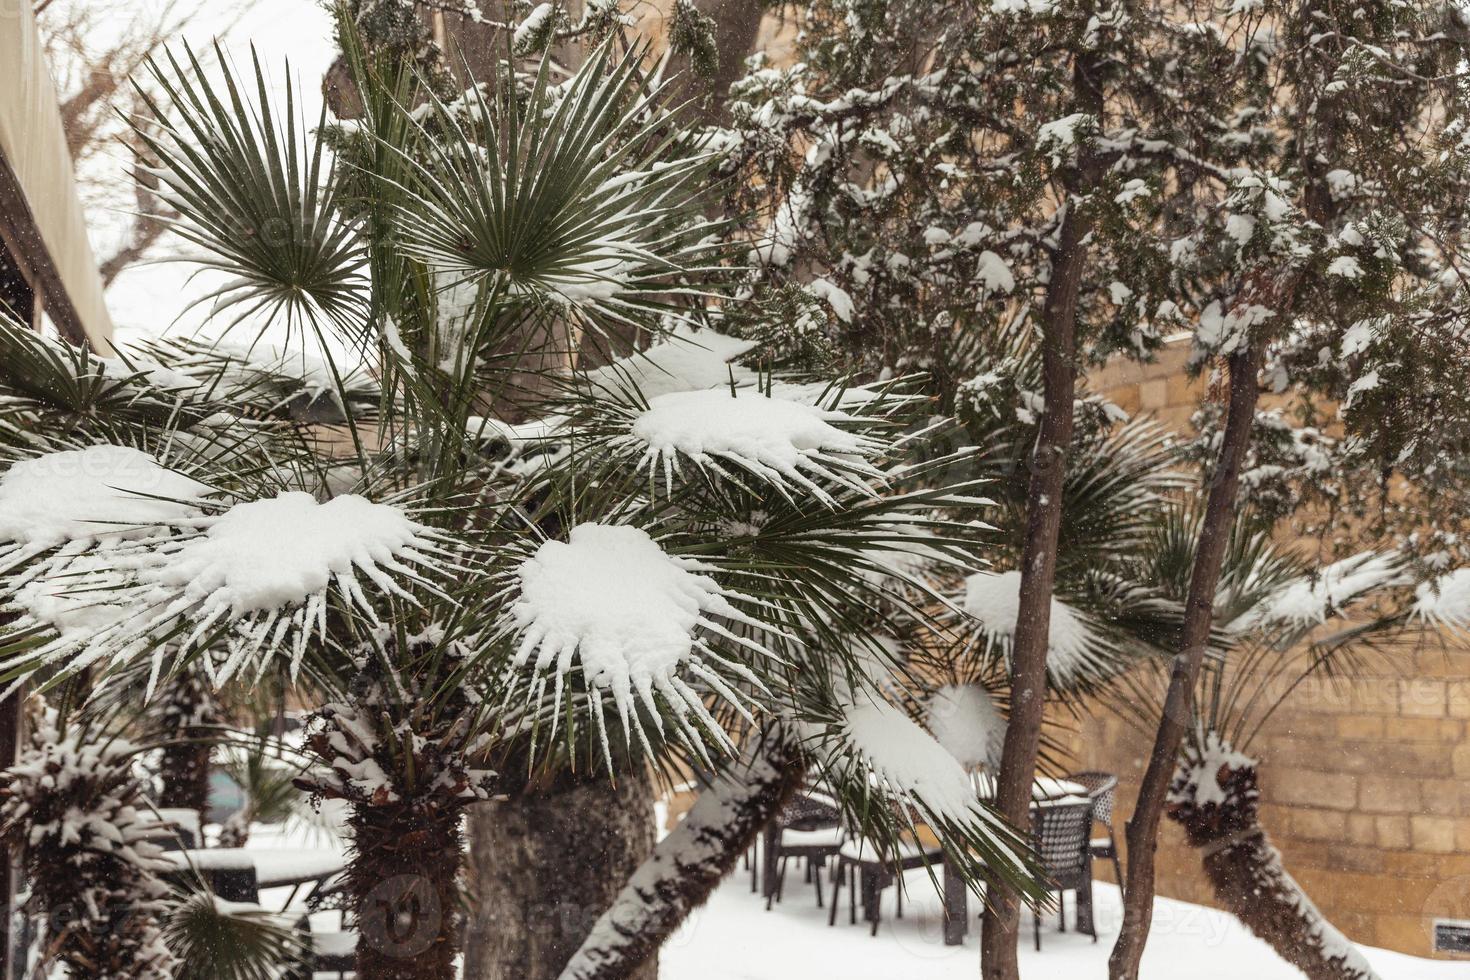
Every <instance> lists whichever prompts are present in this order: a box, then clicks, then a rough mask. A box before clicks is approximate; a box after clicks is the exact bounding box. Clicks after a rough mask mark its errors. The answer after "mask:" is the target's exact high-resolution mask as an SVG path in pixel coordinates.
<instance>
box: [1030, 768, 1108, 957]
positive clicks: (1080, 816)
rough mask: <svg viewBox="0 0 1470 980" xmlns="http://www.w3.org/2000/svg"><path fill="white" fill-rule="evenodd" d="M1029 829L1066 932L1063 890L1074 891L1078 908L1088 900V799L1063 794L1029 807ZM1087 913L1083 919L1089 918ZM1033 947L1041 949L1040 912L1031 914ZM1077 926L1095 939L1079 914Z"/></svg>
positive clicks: (1089, 924)
mask: <svg viewBox="0 0 1470 980" xmlns="http://www.w3.org/2000/svg"><path fill="white" fill-rule="evenodd" d="M1031 832H1032V835H1033V836H1034V837H1035V841H1036V854H1037V856H1038V857H1039V858H1040V859H1041V867H1042V870H1043V871H1044V872H1045V874H1046V887H1047V890H1048V891H1053V892H1056V893H1057V904H1058V907H1059V909H1060V911H1061V919H1062V926H1061V931H1062V932H1066V931H1067V900H1066V894H1065V893H1066V892H1067V891H1069V890H1070V891H1075V892H1077V902H1078V905H1079V907H1080V906H1082V905H1083V903H1086V905H1087V906H1088V908H1091V903H1092V855H1091V854H1089V853H1088V846H1087V841H1088V837H1089V835H1090V834H1091V833H1092V801H1091V800H1088V799H1084V798H1082V797H1066V798H1063V799H1061V800H1057V801H1056V802H1054V803H1042V804H1040V805H1038V806H1033V807H1032V808H1031ZM1090 918H1091V916H1090V915H1088V916H1087V917H1086V919H1090ZM1033 921H1034V924H1035V933H1036V949H1037V951H1038V952H1039V951H1040V950H1041V913H1040V912H1038V913H1036V914H1035V916H1034V920H1033ZM1077 927H1078V929H1079V930H1081V931H1083V932H1084V933H1085V934H1086V935H1089V936H1091V937H1092V941H1093V942H1097V929H1096V927H1095V926H1093V924H1092V923H1091V922H1089V921H1086V920H1085V919H1084V918H1083V917H1082V916H1080V915H1079V917H1078V923H1077Z"/></svg>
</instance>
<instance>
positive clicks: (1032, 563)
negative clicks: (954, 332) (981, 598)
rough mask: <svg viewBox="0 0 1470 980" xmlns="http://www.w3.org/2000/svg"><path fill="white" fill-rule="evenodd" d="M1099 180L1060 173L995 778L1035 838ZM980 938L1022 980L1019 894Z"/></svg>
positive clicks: (1001, 979) (999, 906) (990, 917)
mask: <svg viewBox="0 0 1470 980" xmlns="http://www.w3.org/2000/svg"><path fill="white" fill-rule="evenodd" d="M1072 74H1073V78H1072V85H1073V91H1074V93H1075V97H1076V104H1077V107H1078V108H1079V109H1081V110H1082V111H1083V112H1086V113H1089V114H1091V115H1093V116H1096V117H1099V118H1100V117H1101V115H1102V111H1103V92H1102V87H1101V84H1102V83H1101V80H1100V79H1101V67H1100V66H1099V65H1098V64H1097V63H1096V62H1095V60H1094V59H1093V58H1092V57H1090V56H1088V55H1086V54H1085V53H1083V54H1082V55H1079V56H1078V57H1077V58H1076V60H1075V62H1074V65H1073V72H1072ZM1100 178H1101V167H1100V164H1099V162H1098V160H1097V159H1096V157H1095V155H1094V154H1092V153H1089V152H1085V151H1084V152H1083V153H1082V154H1081V155H1080V156H1079V158H1078V160H1077V165H1076V166H1075V167H1074V168H1072V169H1071V170H1069V171H1067V172H1066V173H1065V174H1064V175H1063V183H1064V186H1065V188H1066V191H1067V194H1068V195H1069V196H1070V200H1069V201H1068V202H1067V204H1066V205H1065V207H1066V209H1067V210H1066V213H1065V214H1064V215H1063V216H1062V226H1061V229H1060V231H1059V233H1058V236H1057V246H1056V250H1055V251H1054V252H1053V254H1052V273H1051V281H1050V283H1049V284H1048V286H1047V290H1046V304H1045V306H1044V307H1043V308H1042V314H1041V373H1042V383H1043V386H1044V391H1043V396H1044V405H1043V409H1042V418H1041V425H1040V428H1039V431H1038V432H1037V436H1036V450H1035V453H1034V454H1033V456H1032V460H1031V466H1032V470H1031V480H1030V483H1029V485H1028V487H1027V492H1026V536H1025V539H1024V540H1023V542H1022V545H1021V591H1020V596H1019V600H1018V601H1019V608H1018V609H1017V614H1016V634H1015V637H1014V638H1013V641H1012V644H1011V713H1010V719H1009V721H1008V723H1007V725H1006V736H1005V743H1004V745H1003V747H1002V749H1001V760H1000V769H999V772H998V773H997V774H996V801H995V802H996V806H997V808H998V809H999V810H1000V812H1001V813H1002V814H1003V815H1004V816H1005V818H1006V819H1007V820H1009V821H1010V822H1011V824H1012V825H1013V826H1015V827H1018V828H1021V829H1022V830H1025V831H1029V829H1030V825H1031V819H1030V808H1031V784H1032V782H1033V781H1034V780H1035V778H1036V755H1037V750H1038V747H1039V746H1040V743H1041V716H1042V712H1043V711H1044V710H1045V707H1046V652H1047V648H1048V646H1049V643H1050V638H1051V601H1052V590H1053V586H1054V585H1055V582H1056V569H1057V539H1058V536H1059V534H1060V531H1061V524H1062V506H1063V500H1062V487H1063V485H1064V483H1065V480H1066V474H1067V448H1068V446H1069V445H1070V444H1071V441H1072V420H1073V412H1074V410H1075V407H1074V403H1075V401H1076V389H1077V297H1078V293H1079V292H1080V290H1081V286H1082V277H1083V274H1084V272H1085V269H1086V265H1087V238H1088V235H1089V233H1090V232H1091V231H1092V219H1091V218H1090V217H1089V215H1088V213H1087V211H1086V210H1085V205H1084V204H1083V202H1082V200H1080V198H1082V197H1083V196H1085V195H1086V194H1087V193H1089V192H1090V191H1091V190H1092V189H1093V188H1094V187H1095V186H1096V185H1097V183H1098V181H1099V180H1100ZM994 892H995V899H994V901H991V902H987V903H986V908H985V918H984V921H983V923H982V926H981V933H980V973H981V976H982V977H983V978H984V980H1019V978H1020V975H1021V974H1020V964H1019V963H1018V962H1017V960H1016V935H1017V932H1018V931H1019V929H1020V924H1021V902H1020V896H1018V895H1017V894H1016V892H1015V891H1014V890H1012V889H1010V888H1007V887H1005V886H1004V885H997V886H995V887H994Z"/></svg>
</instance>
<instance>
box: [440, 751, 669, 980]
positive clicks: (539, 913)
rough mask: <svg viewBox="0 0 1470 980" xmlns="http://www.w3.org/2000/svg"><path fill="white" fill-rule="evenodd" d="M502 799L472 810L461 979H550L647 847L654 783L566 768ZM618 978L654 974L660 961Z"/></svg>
mask: <svg viewBox="0 0 1470 980" xmlns="http://www.w3.org/2000/svg"><path fill="white" fill-rule="evenodd" d="M504 769H505V771H513V769H512V766H511V765H507V766H506V767H504ZM508 796H509V798H508V799H506V800H504V801H494V802H491V803H487V804H485V805H483V806H478V807H475V808H474V809H472V810H471V811H470V882H469V885H470V889H469V890H470V894H471V901H472V914H471V920H470V925H469V929H468V934H467V936H466V941H465V965H464V975H465V976H466V977H474V978H475V980H556V978H557V977H558V976H559V975H560V974H561V971H562V969H563V968H564V967H565V966H566V965H567V962H568V961H569V960H570V959H571V958H572V954H573V953H575V952H576V951H577V949H578V948H579V947H580V946H581V945H582V942H583V941H584V940H585V939H586V938H587V935H588V933H589V932H590V931H591V929H592V925H593V923H595V922H596V921H597V920H598V918H599V917H600V916H601V915H602V913H603V912H605V911H606V910H607V909H608V908H610V907H611V906H612V903H613V899H614V898H615V897H616V896H617V893H618V890H619V889H620V888H622V886H623V883H624V882H626V881H627V880H628V876H629V875H631V874H632V873H633V871H634V869H636V868H637V867H638V866H639V865H640V864H641V863H642V862H643V861H644V860H645V859H646V858H647V857H648V855H649V854H650V853H651V852H652V850H653V840H654V827H653V787H652V783H651V782H650V780H649V778H648V776H647V774H646V773H643V772H641V771H639V772H634V773H624V774H622V775H620V776H619V777H618V779H617V782H616V784H614V783H613V782H612V780H610V779H609V778H608V776H607V775H606V774H605V773H596V774H590V775H582V774H576V775H574V774H570V773H563V774H559V775H557V776H556V777H555V778H554V779H553V781H552V782H551V783H550V785H532V786H523V787H519V788H514V787H513V788H510V789H509V791H508ZM623 976H624V977H628V978H631V980H656V978H657V976H658V963H657V960H656V959H650V960H649V961H648V962H647V963H646V964H645V965H644V966H643V967H641V968H639V969H637V970H635V971H633V972H630V973H626V974H623Z"/></svg>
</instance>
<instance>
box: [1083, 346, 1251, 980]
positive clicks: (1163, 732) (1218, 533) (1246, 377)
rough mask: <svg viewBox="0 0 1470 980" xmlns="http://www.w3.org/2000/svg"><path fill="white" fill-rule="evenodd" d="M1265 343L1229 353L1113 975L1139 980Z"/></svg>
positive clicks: (1133, 845)
mask: <svg viewBox="0 0 1470 980" xmlns="http://www.w3.org/2000/svg"><path fill="white" fill-rule="evenodd" d="M1262 346H1263V342H1261V341H1259V340H1256V341H1250V342H1249V346H1247V347H1246V348H1244V349H1243V350H1237V351H1236V352H1235V353H1234V354H1231V355H1230V404H1229V408H1228V415H1227V417H1226V421H1225V434H1224V437H1223V439H1222V441H1221V443H1220V455H1219V458H1218V459H1217V461H1216V464H1215V473H1214V478H1213V479H1212V480H1211V483H1210V492H1209V498H1208V500H1207V502H1206V504H1205V516H1204V520H1203V522H1202V524H1201V525H1200V537H1199V541H1198V542H1197V544H1196V546H1195V552H1194V568H1193V569H1192V571H1191V573H1190V580H1189V594H1188V596H1187V598H1186V601H1185V608H1184V628H1183V633H1182V636H1181V638H1180V642H1179V653H1178V654H1176V655H1175V657H1174V662H1173V666H1172V667H1171V669H1170V674H1169V689H1168V693H1167V695H1166V696H1165V700H1164V712H1163V716H1162V717H1161V718H1160V719H1159V728H1158V732H1157V733H1156V734H1155V737H1154V744H1153V750H1152V752H1151V753H1150V755H1149V761H1148V769H1147V770H1145V772H1144V775H1143V783H1142V785H1141V786H1140V787H1139V790H1138V802H1137V804H1136V805H1135V807H1134V810H1133V816H1132V818H1131V819H1129V821H1128V829H1127V840H1128V871H1127V879H1128V882H1127V886H1126V887H1125V889H1124V893H1123V925H1122V928H1121V930H1120V931H1119V933H1118V941H1117V943H1115V944H1114V946H1113V952H1112V954H1111V955H1110V956H1109V958H1108V975H1109V977H1110V978H1111V980H1137V978H1138V966H1139V962H1140V961H1141V960H1142V959H1143V947H1144V944H1145V943H1146V942H1147V941H1148V931H1149V926H1150V925H1151V923H1152V921H1153V908H1154V857H1155V851H1156V850H1157V849H1158V838H1159V820H1160V818H1161V817H1162V815H1163V812H1164V803H1165V796H1166V794H1167V793H1168V789H1169V780H1170V779H1171V777H1172V776H1173V773H1174V768H1175V764H1176V761H1177V759H1178V758H1179V749H1180V746H1181V745H1182V744H1183V742H1184V735H1185V732H1186V731H1187V730H1188V729H1189V726H1190V725H1191V724H1192V722H1193V718H1194V686H1195V682H1196V681H1197V680H1198V678H1199V671H1200V665H1201V664H1202V663H1203V662H1204V656H1205V646H1206V644H1207V643H1208V642H1209V639H1210V630H1211V628H1212V626H1213V623H1214V611H1215V589H1216V587H1217V586H1218V584H1219V581H1220V566H1221V563H1222V561H1223V560H1224V557H1225V549H1226V547H1227V545H1228V544H1229V540H1230V528H1231V526H1232V524H1233V523H1234V521H1235V498H1236V491H1237V488H1238V487H1239V484H1240V470H1241V467H1242V466H1243V465H1244V463H1245V454H1246V450H1247V449H1248V448H1249V447H1250V440H1251V426H1252V424H1253V423H1254V421H1255V414H1256V399H1257V395H1258V393H1259V388H1258V387H1257V383H1256V374H1257V373H1258V372H1259V371H1260V367H1261V348H1262Z"/></svg>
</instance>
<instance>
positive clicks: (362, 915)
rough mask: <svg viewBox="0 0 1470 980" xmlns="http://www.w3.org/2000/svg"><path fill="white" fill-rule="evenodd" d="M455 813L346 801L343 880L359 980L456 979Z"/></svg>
mask: <svg viewBox="0 0 1470 980" xmlns="http://www.w3.org/2000/svg"><path fill="white" fill-rule="evenodd" d="M461 813H462V811H461V810H460V808H459V807H453V806H451V807H439V806H430V805H419V806H412V805H401V806H394V805H392V804H385V805H381V806H373V805H367V804H354V805H353V807H352V816H351V818H350V821H349V823H350V826H351V829H352V833H351V834H350V837H349V839H350V840H351V841H352V855H351V860H350V861H349V862H348V864H347V872H346V885H347V893H348V894H349V895H350V896H351V899H352V902H353V905H354V907H355V908H356V909H357V923H358V930H359V936H358V941H357V976H358V978H359V980H455V977H456V976H457V974H456V973H455V958H456V957H457V956H458V954H459V938H460V928H459V927H460V915H461V913H460V890H459V872H460V860H461V854H462V851H463V848H464V835H463V834H462V833H461V832H460V819H461Z"/></svg>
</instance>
